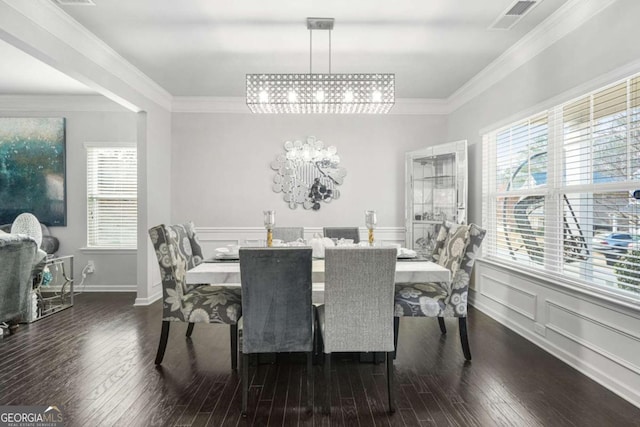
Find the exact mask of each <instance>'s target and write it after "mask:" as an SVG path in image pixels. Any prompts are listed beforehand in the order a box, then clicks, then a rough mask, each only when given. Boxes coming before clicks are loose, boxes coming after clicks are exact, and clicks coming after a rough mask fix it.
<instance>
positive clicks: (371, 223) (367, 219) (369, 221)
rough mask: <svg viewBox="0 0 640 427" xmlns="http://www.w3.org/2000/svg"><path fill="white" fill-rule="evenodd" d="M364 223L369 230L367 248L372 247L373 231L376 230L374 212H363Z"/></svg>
mask: <svg viewBox="0 0 640 427" xmlns="http://www.w3.org/2000/svg"><path fill="white" fill-rule="evenodd" d="M364 223H365V225H366V226H367V228H368V229H369V246H373V243H374V237H373V230H374V229H375V228H376V223H377V218H376V211H365V212H364Z"/></svg>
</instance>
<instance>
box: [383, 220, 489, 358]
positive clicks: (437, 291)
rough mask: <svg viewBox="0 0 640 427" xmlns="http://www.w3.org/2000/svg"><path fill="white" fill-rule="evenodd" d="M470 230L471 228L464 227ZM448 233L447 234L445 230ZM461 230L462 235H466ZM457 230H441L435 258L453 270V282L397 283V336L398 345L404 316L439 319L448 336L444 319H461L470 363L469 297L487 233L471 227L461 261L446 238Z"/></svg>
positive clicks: (452, 244)
mask: <svg viewBox="0 0 640 427" xmlns="http://www.w3.org/2000/svg"><path fill="white" fill-rule="evenodd" d="M461 227H464V228H467V226H461ZM443 229H444V230H445V231H444V232H443V231H442V230H443ZM463 231H464V230H463V229H462V228H458V229H457V232H458V234H462V233H463ZM453 233H456V231H455V230H453V229H452V231H449V232H448V233H447V227H442V228H441V233H440V235H439V242H438V243H437V244H436V248H437V253H434V258H436V259H437V262H438V263H439V264H441V265H445V266H447V268H449V269H450V270H451V271H452V277H453V280H452V281H451V282H450V283H447V282H439V283H397V284H396V292H395V318H394V337H395V346H396V348H397V345H398V329H399V328H398V327H399V321H400V318H401V317H437V318H438V323H439V325H440V330H441V332H442V333H443V334H446V333H447V329H446V326H445V323H444V318H446V317H453V318H458V324H459V329H460V342H461V344H462V351H463V353H464V357H465V359H467V360H471V350H470V348H469V340H468V337H467V295H468V292H469V280H470V278H471V272H472V270H473V265H474V263H475V260H476V255H477V253H478V251H479V249H480V245H481V244H482V240H483V239H484V236H485V234H486V230H483V229H482V228H480V227H478V226H477V225H475V224H470V225H469V226H468V243H467V245H466V248H465V250H464V255H463V256H462V257H461V259H459V260H456V257H455V247H454V246H455V245H458V244H459V243H458V242H454V241H452V240H451V239H444V238H442V235H443V234H444V235H449V236H452V234H453Z"/></svg>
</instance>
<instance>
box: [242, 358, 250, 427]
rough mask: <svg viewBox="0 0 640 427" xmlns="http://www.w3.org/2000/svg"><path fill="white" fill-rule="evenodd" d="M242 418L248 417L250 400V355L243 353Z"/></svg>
mask: <svg viewBox="0 0 640 427" xmlns="http://www.w3.org/2000/svg"><path fill="white" fill-rule="evenodd" d="M241 369H242V411H241V413H242V416H243V417H245V418H246V416H247V400H248V399H249V355H248V354H247V353H242V366H241Z"/></svg>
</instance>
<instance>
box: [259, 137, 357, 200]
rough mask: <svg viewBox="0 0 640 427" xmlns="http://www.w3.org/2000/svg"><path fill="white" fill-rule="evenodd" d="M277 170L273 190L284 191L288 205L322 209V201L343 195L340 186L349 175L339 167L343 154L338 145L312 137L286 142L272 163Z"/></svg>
mask: <svg viewBox="0 0 640 427" xmlns="http://www.w3.org/2000/svg"><path fill="white" fill-rule="evenodd" d="M271 169H273V170H274V171H276V174H275V176H274V177H273V187H272V188H273V191H274V192H276V193H283V197H282V198H283V199H284V201H285V202H286V203H287V204H288V205H289V208H291V209H295V208H297V207H298V205H302V207H303V208H304V209H313V210H314V211H317V210H318V209H320V206H321V202H325V203H329V202H331V201H332V200H335V199H338V198H340V190H338V188H337V187H338V186H339V185H342V183H343V181H344V177H345V176H346V175H347V171H346V169H345V168H343V167H341V166H340V156H338V150H337V148H336V147H335V146H333V145H330V146H328V147H326V148H325V146H324V143H323V142H322V141H319V140H317V139H316V138H315V137H313V136H310V137H308V138H307V140H306V141H304V142H303V141H300V140H297V141H286V142H285V143H284V153H281V154H278V156H277V157H276V159H275V160H274V161H273V162H271Z"/></svg>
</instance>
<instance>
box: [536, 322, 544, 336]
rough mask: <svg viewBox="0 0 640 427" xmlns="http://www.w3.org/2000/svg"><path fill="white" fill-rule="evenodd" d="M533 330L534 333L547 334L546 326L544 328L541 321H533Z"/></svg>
mask: <svg viewBox="0 0 640 427" xmlns="http://www.w3.org/2000/svg"><path fill="white" fill-rule="evenodd" d="M533 330H534V331H536V334H538V335H542V336H543V337H544V336H546V334H547V328H545V327H544V325H543V324H541V323H535V324H534V325H533Z"/></svg>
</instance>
